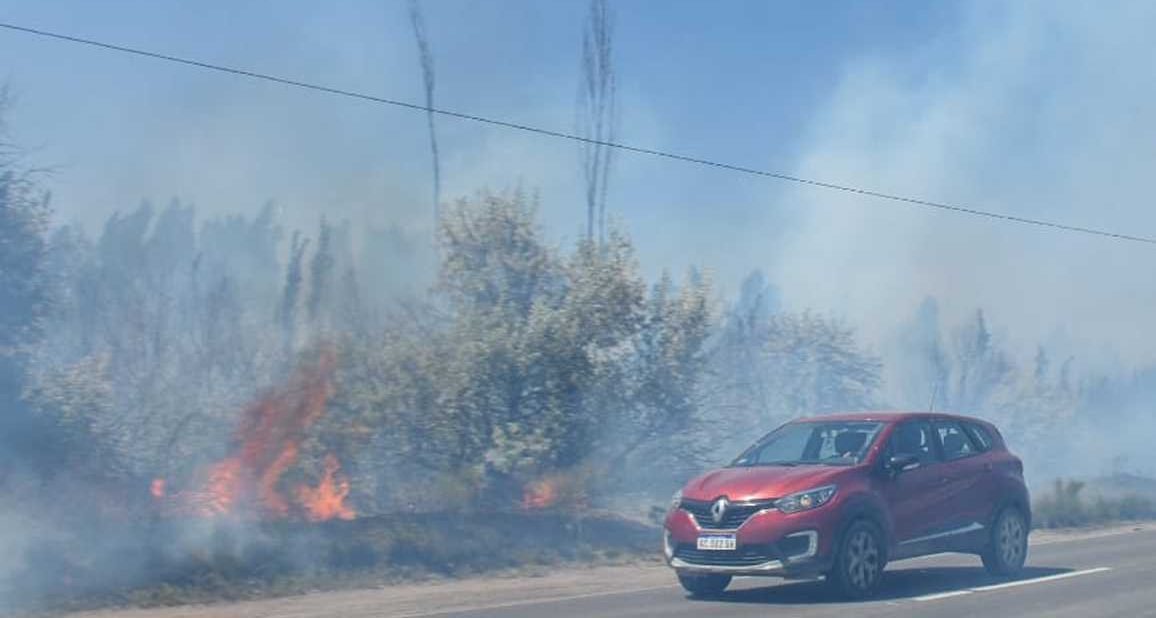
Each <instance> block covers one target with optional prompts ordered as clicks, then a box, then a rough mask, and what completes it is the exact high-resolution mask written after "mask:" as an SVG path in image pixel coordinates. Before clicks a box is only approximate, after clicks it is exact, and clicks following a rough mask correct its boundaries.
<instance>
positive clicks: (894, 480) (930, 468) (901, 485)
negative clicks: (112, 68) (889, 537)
mask: <svg viewBox="0 0 1156 618" xmlns="http://www.w3.org/2000/svg"><path fill="white" fill-rule="evenodd" d="M893 455H915V456H916V457H917V458H918V464H917V465H916V466H915V467H914V468H911V469H908V470H904V471H902V472H898V473H897V474H886V475H885V476H884V480H883V481H882V483H881V485H880V493H881V494H882V495H883V499H884V500H885V501H886V502H887V505H888V508H889V510H890V512H891V521H892V525H893V526H894V534H895V540H896V543H897V546H898V548H899V549H900V550H903V549H904V548H905V547H906V548H907V549H912V548H911V545H912V544H915V543H919V542H920V541H921V539H922V538H924V537H926V536H929V535H933V534H935V533H936V532H937V531H938V530H940V529H942V527H943V525H944V523H945V522H944V521H943V518H944V511H943V509H942V508H940V503H941V502H942V501H943V498H944V495H945V494H944V481H943V479H944V476H943V467H942V462H941V457H940V453H939V445H938V442H937V440H936V438H935V434H934V429H933V428H932V425H931V422H930V421H928V420H911V421H904V422H902V423H900V424H898V425H897V426H896V427H895V428H894V429H893V430H892V432H891V434H890V435H889V436H888V441H887V446H886V447H884V451H883V460H884V461H886V460H887V459H889V458H890V457H891V456H893ZM900 553H901V554H902V553H905V552H903V551H901V552H900Z"/></svg>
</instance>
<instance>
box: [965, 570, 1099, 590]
mask: <svg viewBox="0 0 1156 618" xmlns="http://www.w3.org/2000/svg"><path fill="white" fill-rule="evenodd" d="M1111 570H1112V567H1096V568H1094V569H1084V570H1083V571H1069V572H1067V573H1057V574H1055V575H1046V576H1044V577H1036V578H1035V579H1021V580H1018V581H1014V582H1005V583H1002V584H992V585H990V586H979V587H978V588H972V590H974V591H976V592H987V591H989V590H1003V589H1005V588H1015V587H1016V586H1026V585H1028V584H1042V583H1044V582H1054V581H1056V580H1059V579H1068V578H1069V577H1079V576H1081V575H1091V574H1093V573H1103V572H1104V571H1111Z"/></svg>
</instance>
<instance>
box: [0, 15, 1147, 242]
mask: <svg viewBox="0 0 1156 618" xmlns="http://www.w3.org/2000/svg"><path fill="white" fill-rule="evenodd" d="M0 28H4V29H7V30H11V31H16V32H22V33H25V34H31V35H36V36H40V37H45V38H49V39H55V40H58V41H67V42H70V43H78V44H81V45H88V46H90V47H97V48H101V49H105V50H109V51H116V52H121V53H125V54H132V55H136V56H143V57H146V58H152V59H155V60H164V61H166V62H174V63H177V64H183V65H186V66H192V67H197V68H200V69H206V70H210V71H218V72H221V73H229V74H232V75H238V76H241V77H248V78H251V79H257V80H262V81H267V82H273V83H277V84H282V85H285V86H293V87H296V88H304V89H306V90H313V91H316V92H323V93H326V94H332V95H337V96H342V97H348V98H352V99H359V100H362V101H369V102H371V103H380V104H383V105H392V106H395V107H402V108H405V109H410V110H415V111H421V112H426V113H434V114H438V115H441V116H448V117H450V118H458V119H461V120H469V121H472V122H479V123H483V124H488V125H493V126H498V127H504V128H507V129H514V130H517V131H524V132H527V133H536V134H539V135H545V136H548V137H555V138H559V139H566V140H571V141H575V142H585V143H587V144H594V145H601V146H606V147H608V148H617V149H619V150H623V151H626V152H633V153H637V154H644V155H650V156H654V157H661V158H664V159H671V160H674V161H682V162H684V163H693V164H695V165H703V166H706V167H713V168H717V169H723V170H728V171H732V172H739V173H743V174H751V175H755V176H762V177H765V178H773V179H776V180H782V181H786V182H793V183H797V184H802V185H808V186H812V187H818V188H822V189H829V190H833V191H842V192H844V193H852V194H856V195H862V196H865V197H873V198H877V199H881V200H889V201H892V202H900V203H903V204H909V205H913V206H922V207H927V208H935V209H939V210H945V211H951V212H955V213H961V214H966V215H972V216H977V217H986V218H989V219H996V220H1001V221H1008V222H1012V223H1021V224H1025V225H1035V226H1039V227H1046V228H1052V229H1056V230H1063V231H1067V232H1077V233H1080V234H1090V235H1093V236H1102V237H1106V238H1112V239H1115V240H1124V241H1130V242H1140V243H1147V244H1156V238H1154V237H1150V236H1134V235H1130V234H1121V233H1118V232H1111V231H1107V230H1100V229H1095V228H1089V227H1081V226H1076V225H1067V224H1064V223H1057V222H1054V221H1046V220H1044V219H1032V218H1028V217H1018V216H1015V215H1008V214H1003V213H998V212H992V211H987V210H979V209H977V208H969V207H966V206H961V205H958V204H949V203H946V202H936V201H932V200H925V199H920V198H915V197H906V196H902V195H895V194H892V193H883V192H881V191H873V190H870V189H864V188H861V187H855V186H852V185H843V184H837V183H833V182H823V181H820V180H814V179H811V178H803V177H801V176H792V175H790V174H783V173H779V172H772V171H768V170H760V169H755V168H751V167H744V166H741V165H734V164H731V163H723V162H721V161H713V160H710V159H701V158H698V157H692V156H689V155H682V154H678V153H674V152H667V151H663V150H654V149H652V148H643V147H640V146H632V145H630V144H623V143H620V142H608V141H602V140H596V139H590V138H586V137H582V136H580V135H575V134H572V133H565V132H562V131H554V130H551V129H543V128H541V127H534V126H530V125H525V124H520V123H517V122H508V121H505V120H496V119H494V118H486V117H483V116H475V115H473V114H466V113H462V112H455V111H451V110H446V109H438V108H430V107H427V106H424V105H418V104H416V103H408V102H406V101H399V100H396V99H389V98H385V97H380V96H375V95H371V94H365V93H362V92H356V91H352V90H344V89H341V88H333V87H330V86H323V85H320V84H313V83H309V82H303V81H299V80H295V79H289V78H285V77H278V76H276V75H269V74H267V73H257V72H255V71H248V70H245V69H238V68H234V67H229V66H225V65H220V64H212V63H208V62H201V61H199V60H191V59H189V58H181V57H178V56H170V55H167V54H161V53H158V52H152V51H147V50H143V49H138V48H133V47H125V46H123V45H115V44H112V43H104V42H101V41H96V40H92V39H84V38H80V37H75V36H70V35H66V34H60V33H57V32H49V31H47V30H38V29H36V28H29V27H26V26H19V25H16V24H11V23H7V22H0Z"/></svg>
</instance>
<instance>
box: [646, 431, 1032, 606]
mask: <svg viewBox="0 0 1156 618" xmlns="http://www.w3.org/2000/svg"><path fill="white" fill-rule="evenodd" d="M1030 527H1031V510H1030V501H1029V498H1028V490H1027V487H1026V486H1025V485H1024V480H1023V463H1022V462H1021V461H1020V459H1019V458H1018V457H1016V456H1015V455H1013V454H1012V453H1010V452H1008V450H1007V446H1006V445H1005V444H1004V440H1003V437H1002V436H1001V435H1000V433H999V431H998V430H997V429H996V428H995V426H993V425H992V424H990V423H987V422H985V421H982V420H979V419H974V418H967V417H963V416H953V415H947V414H932V413H858V414H839V415H829V416H822V417H817V418H811V419H803V420H798V421H793V422H790V423H787V424H786V425H783V426H782V427H779V428H778V429H776V430H774V431H772V432H771V433H769V434H767V435H766V436H764V437H763V438H762V439H761V440H759V441H758V442H756V443H755V444H754V446H751V447H750V448H749V449H747V450H746V451H745V452H744V453H743V454H742V455H740V456H739V457H738V459H736V460H735V461H734V462H733V463H731V464H730V465H729V466H727V467H725V468H721V469H718V470H714V471H711V472H708V473H706V474H703V475H701V476H699V477H698V478H695V479H694V480H692V481H690V482H689V483H687V484H686V486H684V487H683V488H682V490H680V491H679V492H677V493H676V494H675V496H674V500H673V504H672V507H671V509H670V512H669V513H668V514H667V517H666V530H665V535H664V551H665V553H666V560H667V562H668V563H669V564H670V566H671V567H673V568H674V569H675V571H676V572H677V573H678V580H679V582H680V583H682V586H683V587H684V588H685V589H686V590H687V591H688V592H690V593H691V594H692V595H695V596H709V595H712V594H718V593H720V592H722V591H723V590H724V589H725V588H726V587H727V585H728V584H730V581H731V578H732V577H733V576H736V575H740V576H745V575H763V576H767V575H770V576H779V577H788V578H812V577H816V576H819V575H823V576H825V577H826V579H827V581H828V582H829V583H831V584H832V585H833V586H834V588H835V589H836V590H837V591H839V592H840V593H842V594H843V595H845V596H848V597H851V598H863V597H867V596H869V595H871V594H872V593H873V592H875V590H876V589H877V587H878V585H879V581H880V579H881V575H882V573H883V568H884V566H885V565H886V564H887V563H888V562H890V561H893V560H902V559H904V558H913V557H916V556H924V555H927V554H934V553H941V552H963V553H970V554H977V555H979V556H980V557H981V558H982V559H983V564H984V566H985V567H987V569H988V571H990V572H992V573H993V574H998V575H1011V574H1014V573H1016V572H1017V571H1019V570H1020V569H1021V568H1022V567H1023V564H1024V559H1025V558H1026V556H1027V538H1028V532H1029V530H1030Z"/></svg>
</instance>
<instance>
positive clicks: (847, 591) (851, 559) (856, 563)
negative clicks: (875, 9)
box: [827, 520, 886, 599]
mask: <svg viewBox="0 0 1156 618" xmlns="http://www.w3.org/2000/svg"><path fill="white" fill-rule="evenodd" d="M884 566H886V554H885V550H884V547H883V533H882V532H880V530H879V527H878V526H876V525H875V524H872V523H871V522H869V521H866V520H859V521H857V522H855V523H853V524H851V527H850V528H848V529H847V532H846V533H845V534H844V535H843V539H842V541H841V542H840V544H839V549H838V552H837V553H836V554H835V564H834V566H832V567H831V571H830V572H829V573H827V581H828V583H830V584H831V585H832V586H833V587H834V588H835V591H836V592H838V593H839V594H840V595H842V596H844V597H847V598H851V599H862V598H866V597H869V596H871V595H872V594H874V593H875V591H876V590H877V589H878V588H879V582H880V580H882V579H883V567H884Z"/></svg>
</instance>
